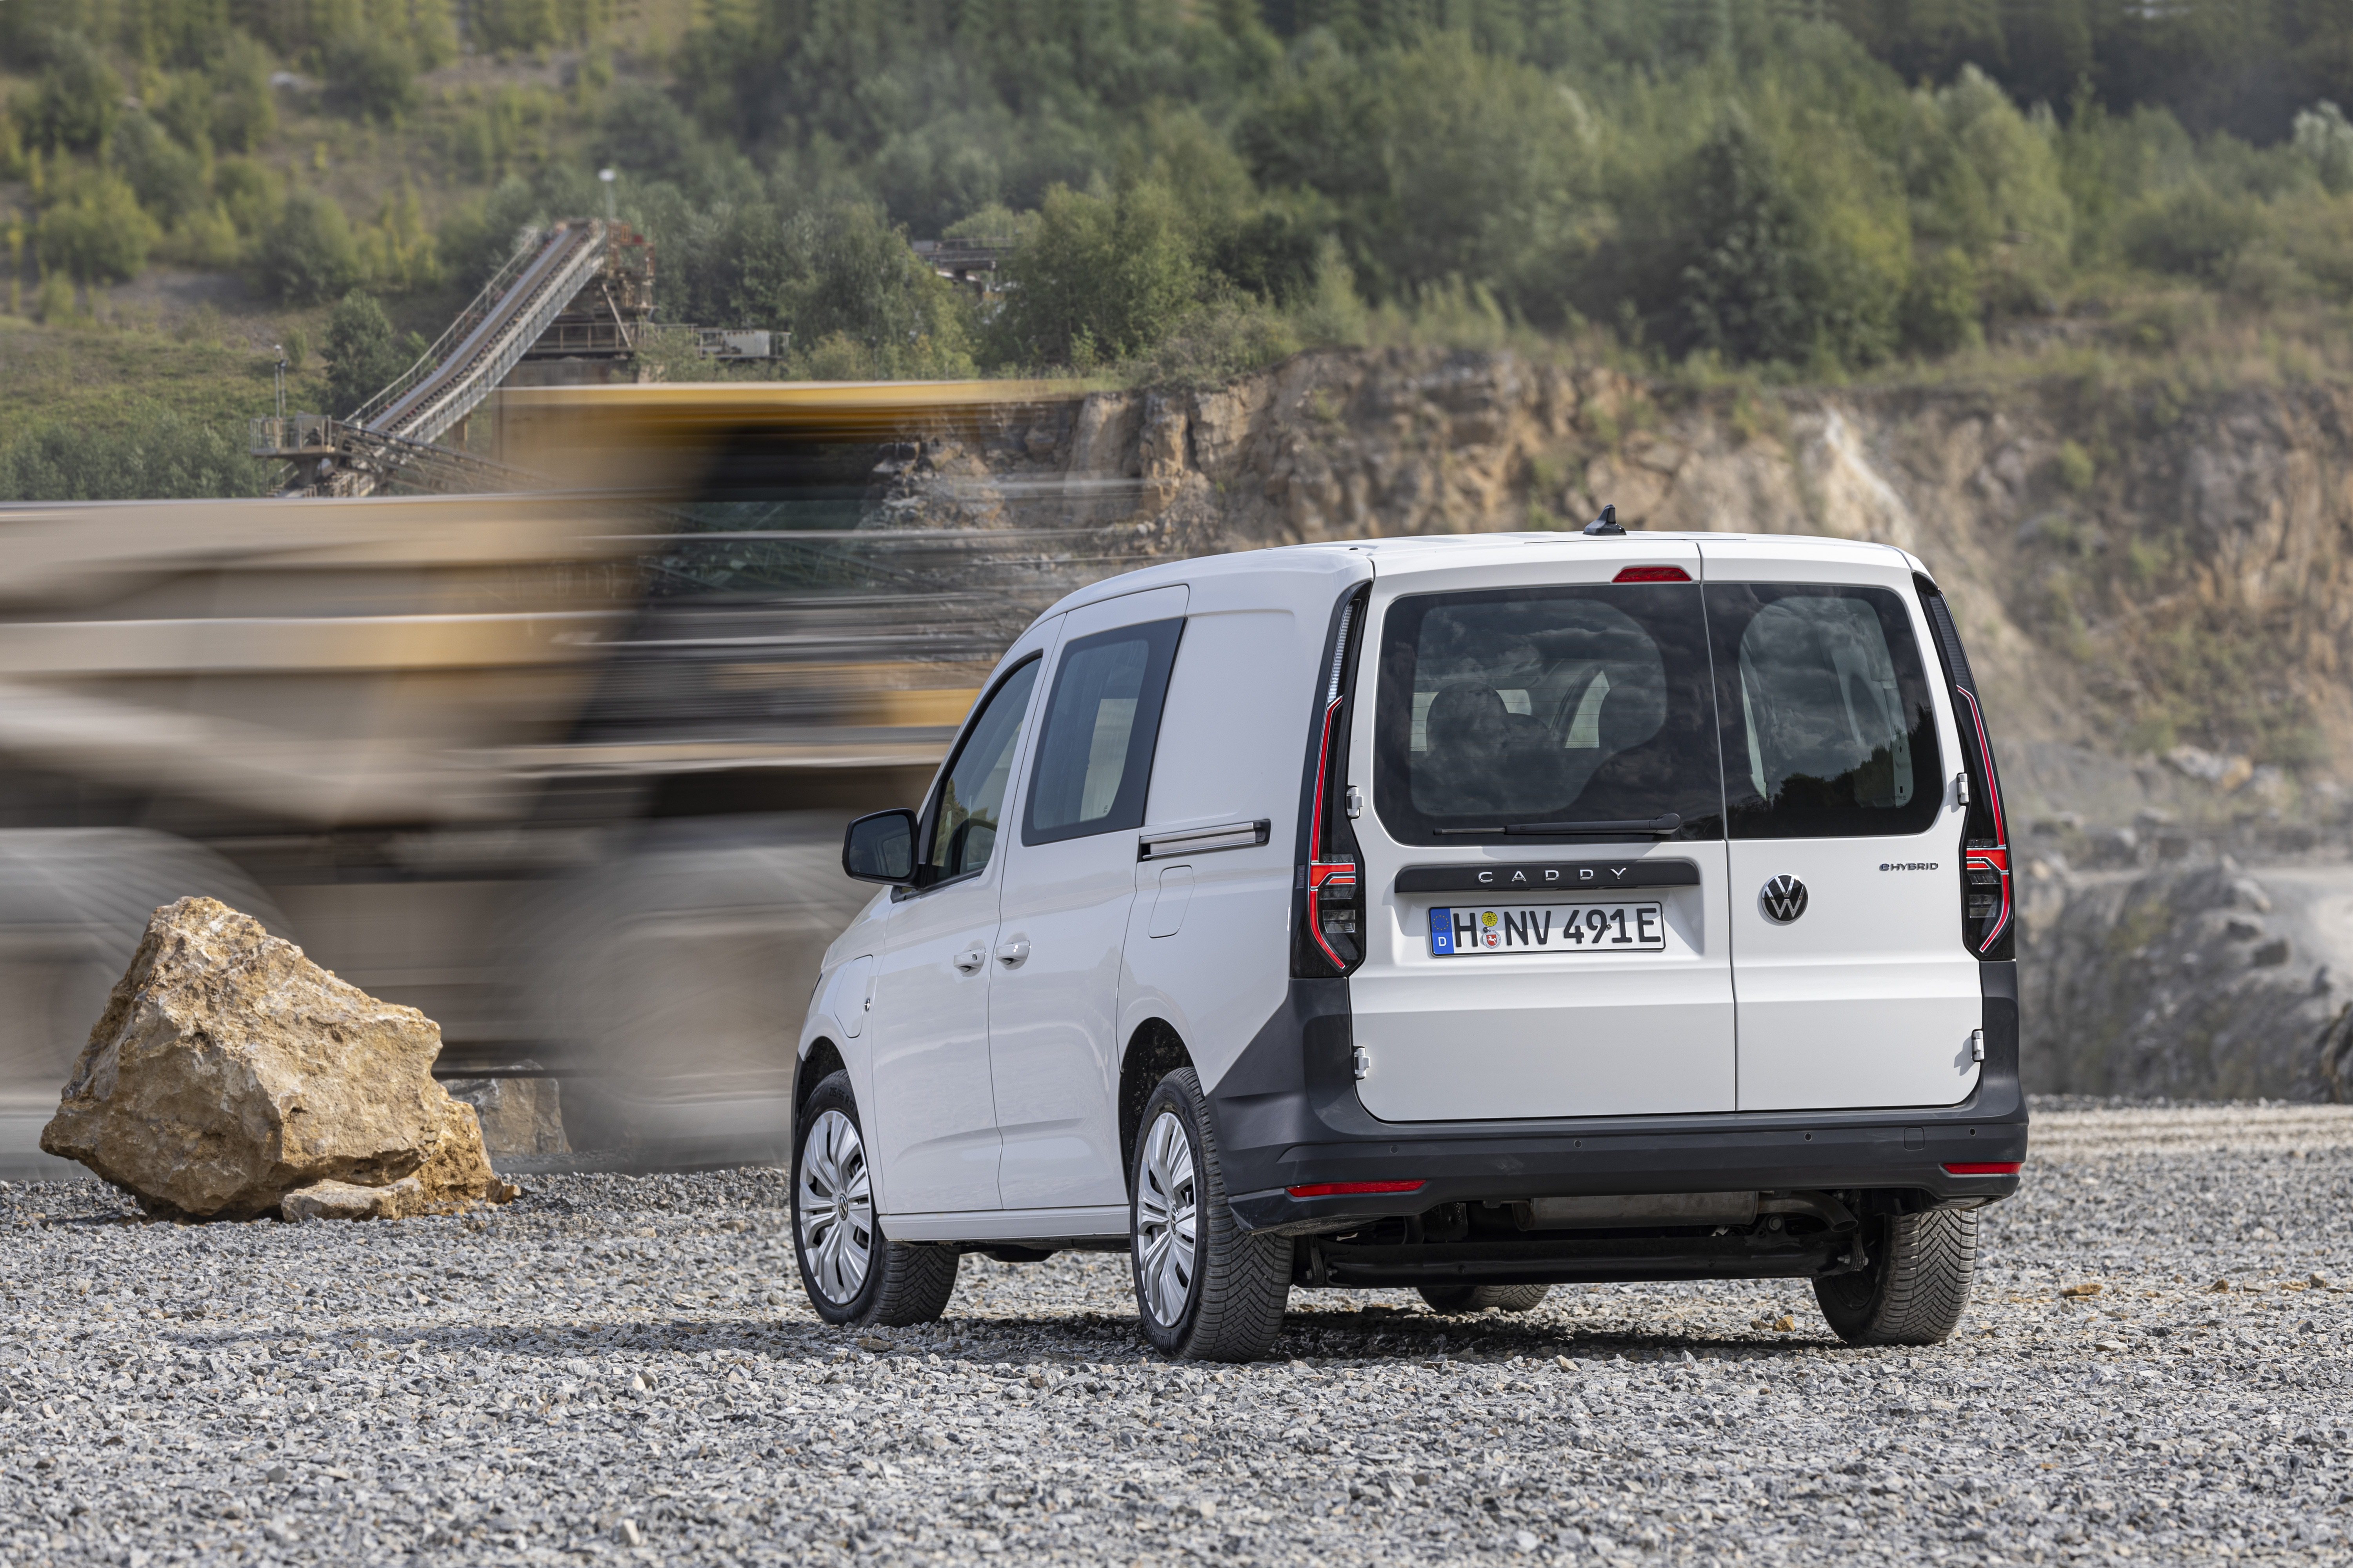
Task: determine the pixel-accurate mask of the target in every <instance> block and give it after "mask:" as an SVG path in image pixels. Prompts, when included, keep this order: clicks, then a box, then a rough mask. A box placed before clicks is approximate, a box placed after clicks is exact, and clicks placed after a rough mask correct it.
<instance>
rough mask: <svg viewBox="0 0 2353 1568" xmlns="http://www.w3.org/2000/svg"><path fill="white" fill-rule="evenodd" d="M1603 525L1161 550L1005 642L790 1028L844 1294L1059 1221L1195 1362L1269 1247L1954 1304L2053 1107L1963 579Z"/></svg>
mask: <svg viewBox="0 0 2353 1568" xmlns="http://www.w3.org/2000/svg"><path fill="white" fill-rule="evenodd" d="M1597 530H1598V531H1597ZM1597 530H1588V535H1584V536H1578V535H1569V536H1567V537H1564V536H1562V535H1556V534H1550V535H1516V536H1514V535H1484V536H1480V537H1475V538H1473V537H1461V536H1455V537H1441V538H1424V539H1385V540H1378V541H1369V542H1365V543H1359V544H1348V545H1341V544H1333V545H1307V546H1292V547H1289V548H1285V549H1279V550H1271V551H1257V552H1250V553H1245V554H1239V555H1230V556H1219V557H1213V558H1207V559H1201V560H1195V561H1187V562H1175V563H1168V564H1165V565H1161V566H1156V567H1150V568H1147V569H1145V570H1143V571H1140V572H1134V573H1130V574H1127V575H1124V576H1122V577H1113V578H1111V579H1109V580H1107V581H1103V582H1099V583H1097V584H1095V585H1093V586H1092V587H1091V588H1085V589H1082V591H1080V592H1078V593H1076V594H1074V595H1072V596H1071V597H1070V598H1068V599H1063V600H1062V601H1061V602H1060V603H1059V604H1057V605H1056V606H1055V607H1054V608H1053V609H1052V610H1051V611H1050V613H1048V614H1047V615H1046V616H1044V617H1042V618H1041V619H1039V620H1038V621H1037V622H1036V623H1035V624H1034V625H1032V626H1031V627H1030V628H1029V630H1026V631H1024V632H1023V633H1022V634H1021V636H1020V637H1019V639H1018V641H1015V642H1014V643H1013V644H1012V646H1011V647H1010V649H1009V650H1008V652H1007V653H1006V655H1005V658H1004V660H1003V661H1002V662H1000V664H999V665H998V667H997V671H996V672H995V673H994V674H992V676H991V677H990V681H989V683H988V686H987V689H986V692H985V694H984V695H983V696H982V698H981V700H980V702H979V704H978V705H977V706H976V708H975V709H974V711H973V714H972V715H971V716H970V718H968V719H967V720H966V722H965V726H964V731H963V734H962V736H961V738H960V739H959V740H958V741H957V743H956V745H955V749H954V750H953V751H952V752H951V753H950V754H949V758H948V760H947V762H946V765H945V766H944V768H942V770H941V772H940V774H939V777H938V779H937V780H936V782H935V783H934V787H933V788H932V789H931V790H930V792H929V793H928V795H927V796H926V798H925V800H924V803H923V808H922V809H921V810H920V811H911V810H903V809H892V810H884V811H881V812H878V813H875V814H873V815H871V816H868V817H865V818H862V819H860V821H857V822H854V823H852V824H851V825H850V827H849V832H848V833H847V835H846V837H845V841H844V849H843V865H844V868H845V869H846V870H847V871H849V874H851V875H853V876H856V877H860V878H862V879H865V880H868V881H871V882H876V883H881V884H884V885H887V887H888V889H889V891H888V892H886V893H884V894H882V895H878V896H877V897H876V898H875V899H874V900H873V901H872V902H871V904H869V905H868V906H867V907H866V908H865V910H864V911H862V912H861V913H860V916H859V917H858V918H857V919H856V920H855V921H854V922H853V923H852V924H851V925H850V926H849V929H848V930H847V931H846V932H845V933H844V935H843V936H842V937H841V938H840V939H839V941H837V942H835V943H834V944H833V946H832V948H831V949H830V951H829V952H828V954H827V957H826V959H825V973H824V978H823V980H821V981H820V983H819V985H818V991H817V992H816V994H815V995H814V996H813V997H812V998H811V1003H810V1011H809V1016H808V1021H807V1023H806V1024H805V1025H804V1027H803V1030H802V1036H801V1047H802V1051H803V1054H804V1062H803V1065H802V1069H801V1075H800V1078H801V1084H800V1088H799V1090H798V1096H797V1097H798V1100H799V1104H800V1123H801V1131H800V1134H799V1137H798V1139H797V1153H796V1159H795V1165H794V1180H793V1189H792V1190H793V1201H794V1205H795V1215H796V1225H795V1236H796V1243H797V1247H798V1249H799V1255H800V1259H801V1278H802V1281H803V1284H804V1286H805V1287H806V1288H807V1291H808V1293H809V1296H810V1298H811V1300H812V1302H813V1303H814V1304H815V1306H816V1307H817V1308H818V1312H819V1313H820V1314H821V1315H823V1316H825V1317H826V1318H828V1319H831V1320H834V1321H837V1322H859V1321H886V1322H898V1323H904V1322H913V1321H919V1320H923V1319H928V1318H931V1317H935V1316H937V1315H938V1313H939V1312H940V1311H941V1310H942V1309H943V1308H944V1306H945V1304H946V1302H947V1300H948V1298H949V1295H950V1293H951V1292H952V1290H953V1288H954V1286H955V1276H956V1264H957V1258H958V1256H959V1255H960V1253H961V1252H962V1251H971V1250H979V1251H986V1252H989V1253H991V1254H993V1255H998V1256H1011V1257H1039V1256H1043V1255H1047V1254H1049V1253H1051V1252H1053V1251H1055V1250H1057V1249H1060V1248H1066V1247H1080V1248H1092V1249H1101V1250H1110V1249H1121V1250H1125V1251H1127V1252H1128V1253H1129V1254H1130V1256H1131V1258H1132V1260H1133V1264H1134V1281H1135V1292H1136V1298H1137V1305H1138V1308H1139V1311H1140V1314H1141V1317H1142V1320H1143V1327H1144V1330H1145V1335H1146V1337H1147V1338H1148V1339H1149V1340H1151V1341H1152V1342H1153V1344H1154V1345H1155V1347H1156V1348H1158V1349H1160V1350H1161V1351H1165V1352H1167V1353H1170V1354H1174V1355H1180V1356H1194V1357H1201V1358H1207V1359H1213V1360H1244V1359H1249V1358H1250V1357H1254V1356H1256V1355H1259V1354H1261V1353H1263V1352H1264V1351H1265V1350H1266V1348H1267V1347H1268V1346H1269V1345H1270V1344H1271V1342H1272V1340H1273V1338H1274V1336H1275V1334H1276V1333H1277V1332H1278V1331H1279V1330H1280V1328H1281V1325H1282V1308H1283V1302H1284V1299H1285V1298H1286V1297H1287V1295H1288V1293H1289V1291H1290V1290H1291V1288H1292V1287H1293V1286H1306V1287H1322V1286H1333V1287H1359V1288H1360V1287H1411V1288H1418V1289H1419V1291H1420V1293H1421V1294H1422V1296H1423V1298H1425V1299H1426V1300H1427V1301H1428V1302H1429V1304H1430V1306H1432V1307H1433V1308H1438V1309H1439V1310H1440V1311H1470V1310H1479V1309H1482V1308H1491V1307H1493V1308H1504V1309H1509V1310H1525V1309H1527V1308H1532V1307H1534V1306H1535V1304H1536V1303H1537V1302H1539V1301H1541V1300H1542V1299H1543V1298H1544V1295H1545V1292H1546V1288H1547V1287H1548V1286H1549V1285H1550V1284H1551V1283H1553V1282H1556V1281H1571V1280H1651V1279H1705V1278H1748V1279H1757V1278H1776V1277H1788V1278H1806V1279H1810V1280H1812V1281H1813V1282H1814V1286H1815V1289H1816V1294H1817V1297H1818V1298H1819V1299H1820V1304H1821V1307H1822V1309H1823V1312H1824V1314H1825V1316H1826V1317H1827V1318H1828V1319H1829V1320H1830V1323H1831V1327H1832V1328H1833V1329H1834V1330H1837V1332H1838V1333H1839V1334H1840V1335H1841V1337H1843V1338H1844V1339H1846V1340H1848V1341H1849V1342H1850V1343H1854V1344H1927V1343H1933V1342H1936V1341H1937V1340H1943V1339H1944V1338H1945V1337H1947V1335H1948V1334H1950V1333H1951V1332H1952V1331H1953V1330H1954V1328H1955V1327H1956V1326H1957V1322H1958V1320H1959V1317H1960V1314H1961V1310H1962V1308H1963V1307H1964V1305H1965V1304H1966V1302H1967V1300H1968V1289H1969V1281H1970V1276H1971V1272H1972V1269H1973V1266H1974V1258H1975V1253H1976V1235H1977V1224H1978V1209H1979V1208H1980V1207H1982V1206H1983V1205H1984V1204H1986V1203H1988V1202H1992V1201H1995V1200H1997V1199H2000V1198H2002V1197H2006V1196H2009V1195H2010V1194H2011V1193H2013V1192H2016V1191H2017V1188H2018V1183H2019V1171H2020V1167H2021V1162H2022V1160H2024V1158H2025V1151H2026V1130H2027V1113H2026V1105H2025V1100H2024V1097H2022V1095H2021V1092H2020V1088H2019V1080H2018V1009H2017V986H2016V978H2015V970H2016V965H2015V963H2014V962H2013V954H2012V944H2013V939H2014V938H2013V921H2012V918H2011V901H2010V883H2009V873H2008V865H2007V852H2006V846H2005V842H2004V840H2005V831H2004V827H2003V821H2002V808H2001V799H2000V791H1999V788H1998V781H1997V779H1996V778H1995V774H1994V767H1993V757H1992V753H1991V749H1990V747H1989V744H1988V742H1987V739H1986V730H1985V726H1984V725H1983V724H1982V723H1981V722H1980V721H1979V716H1978V696H1977V693H1976V686H1975V683H1974V681H1973V680H1972V678H1971V677H1970V674H1969V672H1968V662H1967V660H1966V659H1965V657H1964V656H1963V654H1962V652H1961V647H1960V642H1959V639H1958V636H1957V630H1956V629H1955V625H1954V621H1953V619H1952V617H1951V615H1950V614H1949V613H1948V612H1947V610H1946V608H1945V601H1944V599H1943V597H1942V595H1941V594H1939V593H1938V592H1937V590H1936V587H1935V584H1934V582H1933V581H1932V580H1931V579H1930V577H1928V575H1927V570H1926V567H1925V566H1923V565H1922V563H1921V562H1919V561H1918V560H1917V559H1915V558H1914V557H1912V556H1909V555H1907V554H1905V552H1903V551H1900V550H1896V549H1894V548H1891V547H1888V546H1877V545H1866V544H1857V543H1852V542H1846V541H1839V540H1828V539H1807V538H1797V537H1785V536H1758V537H1740V536H1734V535H1711V534H1701V535H1669V534H1633V535H1629V534H1626V533H1624V532H1623V531H1621V530H1619V529H1617V528H1616V527H1615V526H1614V524H1608V525H1604V524H1597Z"/></svg>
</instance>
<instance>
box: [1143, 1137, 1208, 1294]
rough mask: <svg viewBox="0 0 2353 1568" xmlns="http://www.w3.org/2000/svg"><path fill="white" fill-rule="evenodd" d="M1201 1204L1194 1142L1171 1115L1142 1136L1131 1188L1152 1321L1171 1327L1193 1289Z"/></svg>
mask: <svg viewBox="0 0 2353 1568" xmlns="http://www.w3.org/2000/svg"><path fill="white" fill-rule="evenodd" d="M1199 1210H1200V1203H1199V1201H1198V1182H1197V1181H1195V1178H1194V1171H1193V1140H1192V1139H1189V1138H1187V1137H1186V1136H1185V1125H1184V1123H1183V1122H1181V1121H1179V1120H1177V1118H1176V1113H1174V1112H1173V1111H1163V1112H1161V1113H1160V1116H1159V1118H1157V1119H1156V1120H1155V1121H1154V1122H1153V1124H1152V1128H1151V1130H1150V1131H1148V1132H1146V1133H1145V1135H1144V1159H1143V1161H1142V1169H1141V1170H1139V1171H1137V1172H1136V1183H1135V1274H1136V1278H1137V1279H1138V1280H1139V1281H1141V1282H1142V1284H1143V1287H1144V1304H1145V1309H1146V1310H1147V1311H1149V1312H1150V1313H1151V1314H1152V1316H1153V1319H1154V1320H1155V1322H1158V1323H1160V1324H1162V1325H1163V1326H1166V1327H1173V1326H1175V1324H1176V1321H1177V1320H1178V1319H1181V1318H1182V1317H1183V1316H1184V1315H1185V1303H1186V1301H1187V1298H1189V1297H1190V1296H1191V1294H1192V1290H1193V1259H1194V1245H1195V1229H1196V1225H1197V1224H1198V1216H1199Z"/></svg>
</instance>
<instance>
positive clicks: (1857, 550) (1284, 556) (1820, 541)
mask: <svg viewBox="0 0 2353 1568" xmlns="http://www.w3.org/2000/svg"><path fill="white" fill-rule="evenodd" d="M1733 542H1740V543H1750V544H1759V545H1772V544H1784V545H1801V546H1806V548H1807V549H1808V550H1809V551H1814V552H1823V553H1830V554H1834V555H1851V556H1852V557H1854V558H1855V559H1857V560H1871V561H1874V562H1878V563H1882V564H1885V565H1894V562H1890V561H1889V560H1888V557H1890V556H1894V558H1895V562H1901V563H1902V565H1901V567H1899V569H1901V570H1904V571H1907V572H1920V573H1924V574H1928V568H1927V567H1926V565H1925V564H1924V563H1923V562H1922V561H1921V560H1920V558H1919V557H1918V556H1915V555H1913V554H1912V553H1911V552H1910V551H1909V550H1904V549H1899V548H1897V547H1896V546H1894V545H1880V544H1873V543H1872V542H1870V541H1869V540H1864V539H1840V538H1835V537H1832V536H1831V535H1819V534H1732V533H1692V534H1670V533H1663V532H1656V533H1654V532H1651V531H1650V530H1647V529H1629V530H1627V532H1626V533H1624V534H1623V535H1618V534H1604V535H1586V534H1584V533H1581V532H1578V531H1576V530H1565V531H1546V532H1529V533H1510V534H1408V535H1393V536H1390V537H1386V538H1376V539H1324V540H1317V541H1315V542H1314V543H1312V544H1304V545H1276V546H1271V547H1269V548H1266V549H1261V550H1237V551H1234V552H1232V553H1230V554H1228V555H1219V556H1193V557H1190V558H1188V559H1185V560H1179V561H1162V562H1159V563H1157V564H1155V565H1154V566H1149V567H1142V568H1140V569H1138V570H1136V571H1133V572H1123V573H1121V574H1120V575H1119V576H1117V577H1105V578H1104V579H1103V581H1101V582H1098V583H1092V584H1090V585H1088V586H1087V587H1085V588H1080V589H1078V590H1077V591H1075V592H1073V593H1071V594H1070V595H1069V596H1067V597H1066V598H1064V599H1062V600H1060V602H1059V603H1057V604H1056V605H1054V606H1053V607H1052V609H1050V610H1048V611H1047V613H1048V614H1052V613H1055V612H1056V611H1060V610H1066V609H1077V608H1078V607H1079V606H1080V605H1082V604H1092V603H1094V602H1096V601H1097V600H1100V599H1113V598H1116V597H1118V596H1119V595H1121V594H1129V593H1135V592H1137V591H1139V590H1141V589H1144V588H1153V587H1156V586H1158V585H1159V584H1162V583H1178V582H1199V581H1201V580H1202V579H1204V578H1210V577H1229V576H1234V575H1240V574H1245V573H1249V572H1252V571H1263V570H1266V569H1268V568H1270V567H1273V568H1276V569H1281V568H1282V567H1286V566H1290V567H1296V566H1298V565H1301V564H1303V562H1302V559H1301V558H1302V556H1310V555H1313V556H1325V557H1327V558H1328V557H1329V556H1333V555H1335V554H1338V555H1349V554H1355V555H1364V556H1376V557H1377V558H1378V560H1379V563H1380V565H1379V567H1378V570H1379V572H1380V574H1381V575H1382V576H1383V577H1394V576H1397V575H1398V574H1400V573H1405V572H1411V571H1415V570H1430V569H1435V568H1438V567H1461V566H1466V565H1469V564H1470V558H1472V557H1475V556H1482V555H1491V554H1493V553H1499V552H1503V551H1524V552H1526V553H1527V554H1528V555H1529V557H1530V558H1531V559H1541V558H1542V554H1540V553H1539V551H1541V552H1543V553H1549V552H1551V551H1554V550H1574V549H1577V548H1578V547H1579V546H1588V545H1595V544H1607V545H1609V546H1615V547H1616V548H1618V549H1620V550H1623V549H1625V548H1627V547H1629V546H1632V547H1635V548H1638V549H1639V548H1640V546H1642V545H1643V544H1646V543H1655V544H1673V545H1700V546H1704V545H1708V544H1729V543H1733ZM1335 564H1336V563H1335ZM1928 575H1931V576H1933V575H1934V574H1928Z"/></svg>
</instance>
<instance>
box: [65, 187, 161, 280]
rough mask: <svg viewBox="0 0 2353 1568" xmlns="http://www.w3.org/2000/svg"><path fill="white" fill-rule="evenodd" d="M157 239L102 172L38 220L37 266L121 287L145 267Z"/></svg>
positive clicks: (134, 202)
mask: <svg viewBox="0 0 2353 1568" xmlns="http://www.w3.org/2000/svg"><path fill="white" fill-rule="evenodd" d="M155 239H156V230H155V225H154V223H153V220H151V219H150V218H149V217H148V216H147V215H146V214H145V213H143V212H142V211H140V210H139V198H138V196H136V195H134V194H133V193H132V189H131V187H130V186H129V185H125V184H124V183H123V182H122V181H121V180H120V179H118V178H116V177H115V176H114V175H111V174H108V173H105V172H104V171H100V172H99V173H96V174H90V175H83V176H82V177H81V178H79V179H78V180H76V181H75V182H74V184H73V185H72V187H71V188H70V190H69V192H68V193H67V194H66V195H65V196H63V197H62V198H61V199H60V200H58V202H57V203H56V204H55V205H54V206H52V207H50V208H49V210H48V211H47V212H45V213H43V214H42V215H41V227H40V231H39V243H40V248H41V265H42V266H44V267H47V268H55V269H57V270H61V271H65V272H68V273H70V274H71V275H72V276H74V277H75V278H78V279H79V280H81V281H83V282H119V281H122V280H124V279H128V278H131V277H133V276H135V275H136V274H137V273H138V271H139V269H141V268H142V267H144V266H145V265H146V264H147V251H148V249H149V248H150V247H152V246H153V244H154V243H155Z"/></svg>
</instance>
